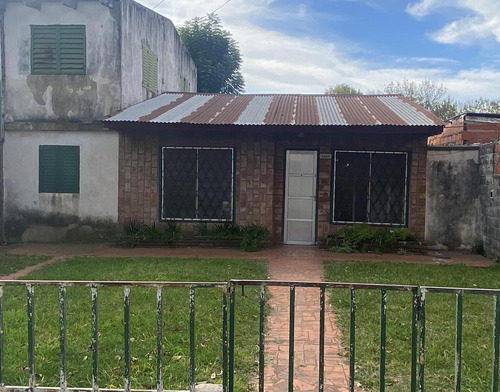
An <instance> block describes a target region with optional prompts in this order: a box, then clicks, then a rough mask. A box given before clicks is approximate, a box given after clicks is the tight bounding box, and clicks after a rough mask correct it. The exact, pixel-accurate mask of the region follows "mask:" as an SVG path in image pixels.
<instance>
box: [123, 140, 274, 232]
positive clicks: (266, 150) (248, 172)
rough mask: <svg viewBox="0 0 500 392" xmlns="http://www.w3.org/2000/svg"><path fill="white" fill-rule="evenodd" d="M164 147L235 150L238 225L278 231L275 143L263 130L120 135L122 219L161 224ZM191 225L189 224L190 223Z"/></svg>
mask: <svg viewBox="0 0 500 392" xmlns="http://www.w3.org/2000/svg"><path fill="white" fill-rule="evenodd" d="M161 146H195V147H202V146H212V147H215V146H218V147H233V148H236V167H235V174H236V175H235V215H236V223H238V224H240V225H248V224H252V223H258V224H261V225H264V226H266V227H267V228H268V229H269V230H270V231H271V232H272V230H273V214H272V206H273V200H272V199H273V189H274V183H273V178H274V142H273V141H272V140H271V139H270V138H268V137H265V136H264V135H263V134H259V133H254V134H252V135H245V136H237V135H234V133H233V134H227V133H220V134H217V133H212V134H210V135H209V136H208V137H207V134H206V133H203V134H197V133H190V134H187V135H182V134H180V133H175V134H168V135H158V134H148V135H145V136H143V135H141V137H137V136H132V135H129V134H123V133H122V134H121V135H120V152H119V162H120V163H119V167H120V169H119V195H118V200H119V201H118V220H119V223H120V224H121V225H123V224H125V223H126V222H127V221H129V220H137V221H139V222H143V223H146V224H152V223H153V222H155V223H157V224H158V223H159V197H160V195H159V188H158V185H159V180H158V179H159V177H158V176H159V171H158V170H159V168H158V165H159V156H158V154H159V151H160V147H161ZM185 225H186V227H188V228H189V227H190V225H189V224H185Z"/></svg>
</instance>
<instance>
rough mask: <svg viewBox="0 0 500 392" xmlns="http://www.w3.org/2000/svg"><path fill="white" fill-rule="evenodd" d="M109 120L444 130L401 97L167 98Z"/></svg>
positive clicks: (194, 95) (172, 95)
mask: <svg viewBox="0 0 500 392" xmlns="http://www.w3.org/2000/svg"><path fill="white" fill-rule="evenodd" d="M104 121H105V122H106V123H115V122H133V123H143V122H150V123H165V124H166V123H170V124H172V123H176V124H181V123H183V124H206V125H215V124H221V125H222V124H224V125H228V124H229V125H303V126H304V125H308V126H380V125H390V126H443V125H444V124H443V122H442V121H441V120H439V119H438V118H437V117H436V116H434V115H433V114H432V113H430V112H429V111H427V110H425V109H424V108H422V107H421V106H419V105H417V104H415V103H414V102H411V101H409V100H408V99H406V98H404V97H402V96H400V95H290V94H287V95H281V94H263V95H261V94H259V95H251V94H243V95H229V94H201V93H198V94H197V93H166V94H163V95H160V96H158V97H156V98H152V99H150V100H147V101H144V102H142V103H139V104H137V105H134V106H132V107H129V108H128V109H125V110H123V111H121V112H119V113H118V114H115V115H113V116H110V117H109V118H107V119H105V120H104ZM110 125H111V124H110Z"/></svg>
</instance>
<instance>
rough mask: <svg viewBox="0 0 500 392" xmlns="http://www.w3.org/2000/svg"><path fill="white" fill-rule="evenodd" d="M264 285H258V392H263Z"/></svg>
mask: <svg viewBox="0 0 500 392" xmlns="http://www.w3.org/2000/svg"><path fill="white" fill-rule="evenodd" d="M265 310H266V286H264V284H261V285H260V319H259V392H264V360H265V358H264V338H265V330H264V325H265V318H266V312H265Z"/></svg>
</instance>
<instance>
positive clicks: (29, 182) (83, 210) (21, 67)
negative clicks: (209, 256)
mask: <svg viewBox="0 0 500 392" xmlns="http://www.w3.org/2000/svg"><path fill="white" fill-rule="evenodd" d="M0 28H1V35H0V40H1V42H0V45H1V49H2V50H1V53H3V54H4V56H3V58H2V77H1V81H2V89H1V91H2V94H1V95H0V100H1V101H0V107H1V109H2V114H3V116H1V117H2V119H4V121H3V122H1V123H0V132H1V136H2V137H1V140H2V142H3V140H5V141H4V142H3V144H2V145H1V148H2V153H3V159H2V162H3V171H0V173H1V175H2V176H3V178H2V179H1V181H0V184H3V188H2V192H0V195H1V196H2V197H3V200H2V201H1V202H0V205H1V206H2V214H3V215H2V218H3V219H2V222H4V224H5V236H4V238H6V239H7V240H19V239H23V240H25V241H30V240H52V241H56V240H65V239H70V238H75V237H81V236H82V234H84V233H86V232H89V233H93V234H95V230H93V229H96V228H97V229H99V228H103V229H105V228H109V227H111V229H113V228H114V229H115V230H116V224H117V222H118V182H119V170H118V156H119V144H120V142H119V133H118V132H117V131H115V130H111V129H107V128H106V127H105V126H104V125H103V123H102V122H101V121H100V120H101V119H102V118H103V117H105V116H107V115H109V114H111V113H114V112H116V111H118V110H121V109H124V108H126V107H129V106H131V105H134V104H137V103H139V102H142V101H145V100H147V99H149V98H152V97H155V96H157V95H158V94H161V93H163V92H166V91H172V90H174V91H187V92H189V91H196V67H195V65H194V63H193V61H192V59H191V56H190V55H189V53H188V51H187V49H186V48H185V47H184V45H183V44H182V42H181V40H180V38H179V35H178V34H177V31H176V29H175V27H174V26H173V24H172V22H171V21H170V20H169V19H167V18H165V17H163V16H161V15H159V14H157V13H155V12H153V11H151V10H149V9H147V8H145V7H143V6H142V5H140V4H138V3H136V2H134V1H133V0H24V1H23V0H0Z"/></svg>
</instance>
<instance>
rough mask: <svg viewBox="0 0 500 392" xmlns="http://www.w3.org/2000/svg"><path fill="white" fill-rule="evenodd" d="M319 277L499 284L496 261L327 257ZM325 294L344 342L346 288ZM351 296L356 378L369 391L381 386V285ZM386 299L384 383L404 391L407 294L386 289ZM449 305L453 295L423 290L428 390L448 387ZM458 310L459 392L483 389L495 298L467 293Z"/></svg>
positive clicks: (451, 353) (451, 350)
mask: <svg viewBox="0 0 500 392" xmlns="http://www.w3.org/2000/svg"><path fill="white" fill-rule="evenodd" d="M325 280H327V281H337V282H352V283H354V282H356V283H383V284H405V285H419V286H424V285H426V286H450V287H482V288H495V289H498V288H500V265H494V266H492V267H489V268H474V267H466V266H436V265H413V264H392V263H391V264H389V263H363V262H351V263H346V262H338V263H337V262H326V263H325ZM330 300H331V304H332V306H333V309H334V312H335V313H336V314H337V315H338V323H339V326H340V328H341V329H342V331H343V340H344V347H345V348H348V339H349V306H350V302H349V293H348V292H347V290H332V293H331V297H330ZM356 300H357V309H356V375H355V377H356V381H359V382H361V384H362V385H363V386H365V387H367V388H368V389H369V390H376V389H378V385H379V382H378V380H379V378H378V377H379V355H380V349H379V344H380V343H379V342H380V292H379V291H374V290H357V292H356ZM387 304H388V310H387V345H386V349H387V361H386V364H387V365H386V385H387V388H386V390H387V391H409V390H410V363H411V309H412V295H411V293H403V292H388V295H387ZM455 309H456V296H455V295H454V294H437V293H428V294H427V296H426V327H427V331H426V365H425V366H426V367H425V386H426V390H429V391H451V390H454V368H455V340H454V339H455ZM463 310H464V326H463V340H462V342H463V343H462V344H463V345H462V349H463V352H462V361H463V364H462V391H478V392H479V391H487V390H490V389H491V386H490V385H491V377H492V373H491V362H492V361H491V358H492V334H493V332H492V322H493V299H492V297H491V296H482V295H465V296H464V301H463ZM346 357H347V351H346ZM346 360H347V358H346Z"/></svg>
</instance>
